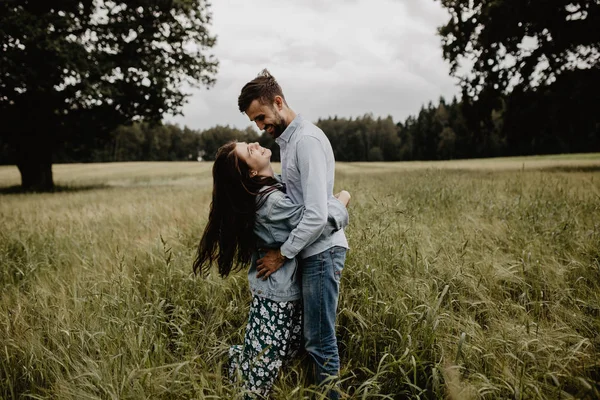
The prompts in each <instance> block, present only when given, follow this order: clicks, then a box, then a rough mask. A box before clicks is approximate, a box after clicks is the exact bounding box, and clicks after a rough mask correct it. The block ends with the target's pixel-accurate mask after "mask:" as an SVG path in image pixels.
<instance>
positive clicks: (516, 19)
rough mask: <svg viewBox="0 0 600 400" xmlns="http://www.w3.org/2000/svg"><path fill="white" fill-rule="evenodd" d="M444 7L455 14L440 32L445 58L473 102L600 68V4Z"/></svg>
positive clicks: (456, 3) (474, 2)
mask: <svg viewBox="0 0 600 400" xmlns="http://www.w3.org/2000/svg"><path fill="white" fill-rule="evenodd" d="M440 2H441V4H442V5H443V6H444V7H445V8H446V9H447V10H448V11H449V13H450V20H449V21H448V23H447V24H446V25H444V26H442V27H441V28H440V29H439V33H440V35H441V37H442V46H443V54H444V58H446V59H447V60H449V61H450V65H451V72H452V74H453V75H455V76H458V77H460V78H461V82H462V83H461V84H462V87H463V89H464V93H465V94H466V95H467V96H468V97H469V98H475V99H477V98H478V97H480V96H481V95H482V94H483V95H484V97H485V95H486V93H487V94H488V95H489V94H491V93H493V92H495V91H496V92H498V93H501V94H506V93H509V92H510V91H511V90H512V89H513V88H514V87H517V86H519V87H520V89H521V90H528V89H531V88H534V87H538V86H545V85H550V84H551V83H552V82H554V81H556V80H557V79H560V78H561V75H563V74H564V73H565V72H569V71H571V72H572V71H576V70H587V69H596V70H597V69H598V68H599V65H600V29H598V27H599V26H600V0H537V1H533V0H440ZM471 66H472V68H471ZM596 76H597V75H596Z"/></svg>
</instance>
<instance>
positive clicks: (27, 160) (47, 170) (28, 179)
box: [17, 145, 54, 192]
mask: <svg viewBox="0 0 600 400" xmlns="http://www.w3.org/2000/svg"><path fill="white" fill-rule="evenodd" d="M20 150H21V151H18V159H17V168H19V172H20V173H21V187H22V189H23V190H26V191H32V192H50V191H52V190H53V189H54V180H53V178H52V150H51V149H50V148H49V147H46V148H44V146H35V145H33V146H31V147H29V148H27V149H26V150H25V151H23V149H20Z"/></svg>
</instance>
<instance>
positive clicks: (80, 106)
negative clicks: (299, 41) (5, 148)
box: [0, 0, 218, 190]
mask: <svg viewBox="0 0 600 400" xmlns="http://www.w3.org/2000/svg"><path fill="white" fill-rule="evenodd" d="M210 22H211V14H210V12H209V9H208V3H207V1H206V0H112V1H111V0H56V1H46V0H12V1H3V2H0V43H1V46H2V47H1V48H2V52H1V53H0V120H2V128H0V129H1V130H0V135H1V136H0V139H2V141H4V142H5V143H8V145H9V146H10V147H11V148H13V149H14V151H15V161H16V164H17V167H18V168H19V171H20V173H21V178H22V187H23V188H24V189H27V190H51V189H52V188H53V185H54V184H53V179H52V154H53V152H54V151H55V150H56V149H57V148H58V146H60V144H61V143H63V142H65V141H66V140H69V141H73V140H86V141H95V140H98V138H101V137H103V136H107V134H108V132H110V131H112V130H113V129H114V128H115V127H117V126H119V125H122V124H126V123H128V122H130V121H132V120H136V119H145V120H148V121H160V120H161V118H162V116H163V114H164V113H177V112H179V111H180V109H181V106H182V105H183V103H184V101H185V99H186V94H185V93H184V92H183V91H182V89H183V84H184V83H188V84H189V85H191V86H210V85H212V84H213V83H214V80H215V78H214V77H215V74H216V71H217V66H218V63H217V60H216V59H215V58H214V57H213V56H212V55H210V54H207V52H208V51H209V50H210V49H211V48H212V47H213V46H214V44H215V37H214V36H212V35H211V34H210V33H209V31H208V27H209V25H210Z"/></svg>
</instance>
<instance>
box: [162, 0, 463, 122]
mask: <svg viewBox="0 0 600 400" xmlns="http://www.w3.org/2000/svg"><path fill="white" fill-rule="evenodd" d="M212 11H213V26H212V28H211V31H212V32H213V33H215V34H217V35H218V40H217V45H216V47H215V48H214V52H215V55H216V56H217V58H218V59H219V61H220V67H219V73H218V75H217V83H216V85H215V86H214V87H213V88H211V89H210V90H206V89H200V90H192V89H190V90H191V92H192V93H193V96H191V97H190V99H189V103H188V104H187V105H186V106H185V107H184V109H183V113H184V115H183V116H177V117H169V118H168V120H170V121H173V122H177V123H179V124H181V125H187V126H189V127H190V128H193V129H206V128H209V127H211V126H214V125H217V124H220V125H227V124H228V125H232V126H236V127H239V128H244V127H246V126H248V125H249V121H248V119H247V118H246V117H245V116H244V115H242V114H240V112H239V111H238V110H237V97H238V95H239V91H240V90H241V88H242V86H243V85H244V84H245V83H246V82H248V81H249V80H251V79H252V78H254V77H255V76H256V75H257V74H258V73H259V72H260V70H261V69H262V68H265V67H266V68H268V69H269V70H270V71H271V73H272V74H273V75H274V76H275V77H276V78H277V80H278V81H279V83H280V85H281V86H282V88H283V91H284V93H285V95H286V99H287V101H288V104H290V106H291V107H292V108H293V109H294V111H296V112H299V113H301V114H303V115H305V116H306V117H308V118H309V119H311V120H316V119H318V118H319V117H323V118H326V117H328V116H333V115H338V116H340V117H351V116H352V117H356V116H360V115H363V114H365V113H373V114H374V115H375V116H387V115H392V117H393V118H394V120H395V121H400V120H404V119H405V118H406V117H407V116H408V115H410V114H415V113H416V112H418V110H419V109H420V107H421V105H423V104H425V103H427V102H429V101H433V102H437V100H438V98H439V97H440V96H445V97H447V98H449V97H451V96H453V95H455V94H458V92H459V90H458V87H457V86H456V82H455V81H454V79H452V78H451V77H449V75H448V71H449V67H448V65H447V63H446V62H444V61H443V60H442V52H441V42H440V39H439V37H438V36H437V35H436V29H437V27H438V26H440V25H442V24H443V23H445V21H446V20H447V18H448V16H447V14H446V12H445V11H444V10H443V9H442V7H441V6H440V5H439V3H438V2H436V1H434V0H336V1H329V2H323V1H320V0H308V1H307V0H294V1H287V2H283V1H273V0H254V1H252V2H249V1H247V0H230V1H218V2H215V3H214V4H213V7H212Z"/></svg>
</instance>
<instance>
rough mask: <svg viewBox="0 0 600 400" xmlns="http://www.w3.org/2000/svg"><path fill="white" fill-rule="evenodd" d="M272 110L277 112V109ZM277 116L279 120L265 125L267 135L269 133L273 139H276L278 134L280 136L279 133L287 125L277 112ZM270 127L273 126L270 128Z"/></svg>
mask: <svg viewBox="0 0 600 400" xmlns="http://www.w3.org/2000/svg"><path fill="white" fill-rule="evenodd" d="M273 112H275V113H277V111H275V110H273ZM275 115H277V117H278V118H279V121H277V122H276V123H274V124H269V125H266V126H265V129H264V130H265V132H267V133H268V134H269V135H271V136H272V137H273V138H274V139H277V138H278V137H279V136H281V134H282V133H283V132H284V131H285V130H286V128H287V127H288V126H287V124H286V123H285V120H284V119H283V118H281V117H280V116H279V115H278V114H275ZM271 127H273V128H272V129H271Z"/></svg>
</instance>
